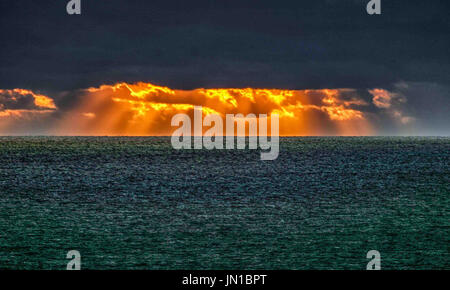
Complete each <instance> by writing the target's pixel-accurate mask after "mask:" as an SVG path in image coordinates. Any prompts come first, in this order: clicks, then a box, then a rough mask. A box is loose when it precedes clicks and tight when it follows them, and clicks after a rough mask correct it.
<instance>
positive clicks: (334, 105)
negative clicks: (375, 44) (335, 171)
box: [0, 83, 373, 136]
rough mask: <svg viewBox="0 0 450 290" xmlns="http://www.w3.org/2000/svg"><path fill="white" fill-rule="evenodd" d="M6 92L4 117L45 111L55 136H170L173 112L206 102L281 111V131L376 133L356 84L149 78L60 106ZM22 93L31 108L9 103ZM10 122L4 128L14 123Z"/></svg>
mask: <svg viewBox="0 0 450 290" xmlns="http://www.w3.org/2000/svg"><path fill="white" fill-rule="evenodd" d="M5 92H6V93H5ZM2 95H3V96H5V95H7V96H8V98H4V99H3V100H2V99H0V118H2V119H4V120H8V122H9V123H8V124H9V125H11V124H12V125H14V124H15V123H17V119H21V120H22V121H23V120H24V119H27V118H28V119H30V114H32V113H33V112H37V111H42V112H41V113H39V115H40V116H41V117H39V116H38V115H37V114H36V115H33V116H34V117H36V118H41V119H42V120H43V121H42V122H41V123H42V124H45V126H47V127H46V128H45V132H47V134H53V135H131V136H133V135H144V136H145V135H155V136H158V135H171V133H172V132H173V131H174V130H175V129H176V128H174V127H171V125H170V124H171V119H172V117H173V116H174V115H176V114H178V113H185V114H188V115H191V116H193V108H194V106H202V108H203V116H205V115H207V114H219V115H222V116H223V117H225V115H226V114H243V115H247V114H255V115H257V116H258V115H259V114H267V115H269V116H270V114H273V113H275V114H279V116H280V135H282V136H303V135H371V134H373V129H372V127H371V126H370V124H369V121H368V120H367V116H366V114H365V113H364V112H363V111H361V110H360V109H358V108H359V107H361V106H366V105H367V103H366V102H365V101H364V100H363V99H361V98H359V97H358V96H357V94H356V91H355V90H353V89H333V90H327V89H325V90H281V89H258V88H219V89H203V88H199V89H195V90H174V89H171V88H168V87H162V86H156V85H153V84H150V83H134V84H128V83H117V84H115V85H102V86H100V87H97V88H88V89H83V90H77V91H74V92H67V93H66V94H62V95H60V96H59V97H58V99H57V100H58V102H57V104H63V103H64V102H66V101H68V100H69V101H70V102H68V103H70V106H68V105H63V106H62V107H61V108H57V107H58V106H57V105H55V102H54V100H53V99H51V98H49V97H47V96H44V95H40V94H36V93H33V92H32V91H28V90H21V89H15V90H10V91H1V90H0V96H2ZM20 96H25V97H24V102H23V103H24V105H26V108H22V109H21V111H20V110H18V109H17V108H16V109H12V108H7V107H8V106H9V107H11V106H12V105H11V102H12V103H14V101H11V100H12V98H14V97H20ZM25 101H26V102H25ZM31 103H32V104H31ZM2 104H3V107H2ZM25 109H27V110H29V111H28V113H27V114H28V115H27V114H26V113H25V111H24V110H25ZM52 112H53V114H52ZM49 113H50V114H49ZM45 114H47V115H45ZM48 114H49V115H48ZM45 116H46V117H45ZM44 118H47V119H48V120H47V121H45V120H44ZM14 120H16V121H14ZM5 124H6V123H5V122H3V126H0V133H4V132H11V130H13V129H14V128H15V127H14V126H9V127H8V125H5ZM43 126H44V125H43ZM25 127H26V126H25V125H23V126H22V127H21V128H25ZM204 129H205V130H207V129H208V128H204ZM24 130H25V129H24Z"/></svg>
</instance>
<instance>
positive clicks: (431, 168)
mask: <svg viewBox="0 0 450 290" xmlns="http://www.w3.org/2000/svg"><path fill="white" fill-rule="evenodd" d="M449 161H450V138H448V137H283V138H280V153H279V157H278V158H277V159H276V160H273V161H262V160H261V159H260V151H259V150H207V149H202V150H175V149H173V148H172V146H171V142H170V137H31V136H30V137H0V269H36V270H39V269H54V270H64V269H66V266H67V263H68V262H69V261H70V259H68V258H67V253H68V252H69V251H71V250H76V251H78V252H79V253H80V256H81V268H82V269H112V270H114V269H117V270H126V269H145V270H157V269H169V270H170V269H183V270H194V269H199V270H202V269H208V270H210V269H214V270H220V269H233V270H238V269H243V270H244V269H245V270H258V269H264V270H277V269H283V270H286V269H292V270H299V269H342V270H346V269H354V270H365V269H366V266H367V264H368V263H369V262H370V261H371V259H370V258H368V257H367V253H368V252H369V251H371V250H376V251H378V252H379V254H380V257H381V268H382V269H385V270H395V269H405V270H406V269H411V270H413V269H447V270H448V269H450V255H449V253H450V234H449V230H450V222H449V217H450V162H449Z"/></svg>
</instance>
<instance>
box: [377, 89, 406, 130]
mask: <svg viewBox="0 0 450 290" xmlns="http://www.w3.org/2000/svg"><path fill="white" fill-rule="evenodd" d="M405 86H406V87H407V85H406V84H405V83H400V84H397V85H396V87H397V88H405ZM369 93H370V94H372V96H373V98H372V102H373V104H374V105H375V106H376V107H378V108H380V109H383V110H385V111H387V112H388V113H389V114H390V115H391V116H392V117H393V118H394V119H396V120H398V121H399V122H400V123H402V124H404V125H406V124H409V123H411V122H413V121H414V120H415V118H414V117H411V116H407V115H405V113H404V112H403V109H402V107H403V104H404V103H406V102H407V99H406V97H405V96H404V95H403V94H401V93H399V92H397V93H396V92H390V91H388V90H384V89H379V88H378V89H372V90H369Z"/></svg>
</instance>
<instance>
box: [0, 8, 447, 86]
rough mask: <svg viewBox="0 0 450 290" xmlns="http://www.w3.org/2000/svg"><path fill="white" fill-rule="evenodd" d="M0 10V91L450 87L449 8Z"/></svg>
mask: <svg viewBox="0 0 450 290" xmlns="http://www.w3.org/2000/svg"><path fill="white" fill-rule="evenodd" d="M67 2H68V1H63V0H53V1H52V0H43V1H23V0H14V1H2V2H1V4H0V8H1V14H2V15H1V16H2V17H1V18H0V24H1V26H2V30H1V31H0V39H2V45H1V47H0V62H1V63H2V66H1V67H0V88H13V87H24V88H30V89H39V90H43V91H44V92H48V93H51V92H56V91H60V90H69V89H76V88H85V87H89V86H98V85H100V84H103V83H115V82H119V81H126V82H136V81H146V82H153V83H157V84H160V85H167V86H170V87H173V88H180V89H193V88H196V87H247V86H251V87H276V88H290V89H306V88H308V89H311V88H335V87H352V88H373V87H385V86H389V85H392V84H393V83H397V82H399V81H413V82H436V83H444V84H448V83H449V76H450V65H449V58H448V51H449V49H450V41H449V36H448V35H449V31H450V27H449V26H450V21H449V18H448V16H447V13H448V11H449V9H448V8H449V4H448V1H431V2H430V1H382V5H383V7H382V8H383V14H382V15H381V16H369V15H367V14H366V12H365V6H366V4H367V2H368V1H366V0H361V1H355V0H347V1H330V0H329V1H289V2H283V1H221V0H217V1H144V0H139V1H119V0H98V1H86V0H85V1H83V0H82V15H80V16H69V15H67V14H66V12H65V6H66V4H67Z"/></svg>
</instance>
